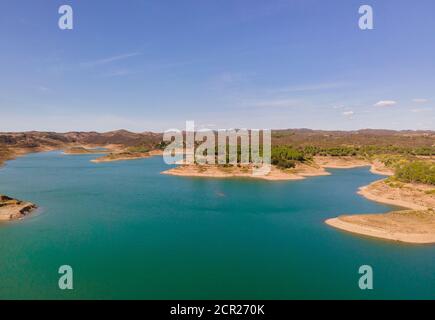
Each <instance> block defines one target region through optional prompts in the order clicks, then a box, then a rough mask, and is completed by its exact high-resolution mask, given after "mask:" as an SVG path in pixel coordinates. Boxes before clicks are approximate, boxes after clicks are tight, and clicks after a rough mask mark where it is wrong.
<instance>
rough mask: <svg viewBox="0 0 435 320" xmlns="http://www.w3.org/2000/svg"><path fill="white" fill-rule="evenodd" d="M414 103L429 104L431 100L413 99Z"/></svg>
mask: <svg viewBox="0 0 435 320" xmlns="http://www.w3.org/2000/svg"><path fill="white" fill-rule="evenodd" d="M412 101H413V102H415V103H425V102H428V101H429V100H428V99H424V98H415V99H412Z"/></svg>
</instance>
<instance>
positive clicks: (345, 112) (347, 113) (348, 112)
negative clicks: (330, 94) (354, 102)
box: [343, 110, 355, 117]
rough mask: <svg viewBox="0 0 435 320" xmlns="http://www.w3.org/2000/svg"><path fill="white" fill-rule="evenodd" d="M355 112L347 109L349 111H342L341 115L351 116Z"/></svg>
mask: <svg viewBox="0 0 435 320" xmlns="http://www.w3.org/2000/svg"><path fill="white" fill-rule="evenodd" d="M354 114H355V112H353V111H351V110H349V111H344V112H343V116H346V117H351V116H353V115H354Z"/></svg>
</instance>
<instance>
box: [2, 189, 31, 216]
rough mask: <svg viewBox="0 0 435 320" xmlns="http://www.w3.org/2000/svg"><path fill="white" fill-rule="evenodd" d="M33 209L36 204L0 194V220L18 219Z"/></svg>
mask: <svg viewBox="0 0 435 320" xmlns="http://www.w3.org/2000/svg"><path fill="white" fill-rule="evenodd" d="M35 209H37V206H36V205H35V204H33V203H31V202H26V201H21V200H17V199H14V198H11V197H8V196H5V195H0V222H8V221H14V220H20V219H22V218H24V217H25V216H27V215H29V214H30V213H32V212H33V211H34V210H35Z"/></svg>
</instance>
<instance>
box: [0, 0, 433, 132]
mask: <svg viewBox="0 0 435 320" xmlns="http://www.w3.org/2000/svg"><path fill="white" fill-rule="evenodd" d="M62 4H69V5H71V6H72V8H73V10H74V30H67V31H65V30H60V29H59V28H58V19H59V16H60V15H59V14H58V8H59V6H60V5H62ZM362 4H369V5H372V7H373V10H374V27H375V29H374V30H369V31H362V30H360V29H359V28H358V19H359V14H358V8H359V6H360V5H362ZM434 15H435V2H434V1H433V0H419V1H410V0H409V1H408V0H406V1H405V0H403V1H402V0H382V1H380V0H376V1H374V0H363V1H353V0H328V1H323V0H285V1H284V0H261V1H260V0H213V1H212V0H182V1H174V0H171V1H169V0H129V1H121V0H116V1H115V0H92V1H71V0H70V1H68V0H64V1H54V0H38V1H34V0H27V1H25V0H2V1H1V3H0V39H1V41H0V74H1V76H0V131H21V130H50V131H61V132H63V131H69V130H86V131H87V130H96V131H109V130H115V129H120V128H124V129H129V130H132V131H137V132H141V131H148V130H153V131H163V130H167V129H170V128H180V129H182V128H183V127H184V124H185V121H186V120H194V121H195V122H196V124H197V126H204V127H208V128H211V129H214V128H231V127H240V128H241V127H247V128H302V127H305V128H312V129H341V130H353V129H360V128H387V129H435V121H434V120H435V110H434V106H435V58H434V57H435V37H434V32H435V19H434V18H433V16H434Z"/></svg>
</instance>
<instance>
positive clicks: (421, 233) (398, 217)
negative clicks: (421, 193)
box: [325, 210, 435, 244]
mask: <svg viewBox="0 0 435 320" xmlns="http://www.w3.org/2000/svg"><path fill="white" fill-rule="evenodd" d="M325 223H326V224H327V225H329V226H331V227H334V228H337V229H339V230H342V231H346V232H349V233H352V234H357V235H363V236H368V237H372V238H377V239H384V240H390V241H398V242H403V243H410V244H435V212H434V211H431V210H427V211H418V210H402V211H392V212H388V213H384V214H362V215H351V216H340V217H336V218H331V219H327V220H326V221H325Z"/></svg>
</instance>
